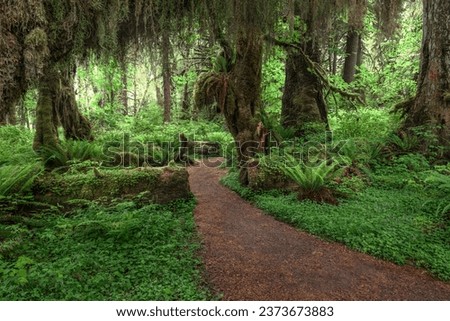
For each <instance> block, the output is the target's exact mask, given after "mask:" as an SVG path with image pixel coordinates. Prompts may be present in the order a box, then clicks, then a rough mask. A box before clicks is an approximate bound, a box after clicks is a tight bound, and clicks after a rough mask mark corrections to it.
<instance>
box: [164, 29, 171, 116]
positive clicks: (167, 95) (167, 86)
mask: <svg viewBox="0 0 450 321" xmlns="http://www.w3.org/2000/svg"><path fill="white" fill-rule="evenodd" d="M162 68H163V92H164V122H165V123H168V122H170V118H171V105H172V92H171V91H172V90H171V86H172V74H171V73H172V72H171V68H170V39H169V33H168V31H166V30H164V31H163V34H162Z"/></svg>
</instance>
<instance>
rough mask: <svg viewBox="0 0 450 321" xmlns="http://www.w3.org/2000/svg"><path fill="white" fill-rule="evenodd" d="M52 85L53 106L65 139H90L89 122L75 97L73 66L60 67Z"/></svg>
mask: <svg viewBox="0 0 450 321" xmlns="http://www.w3.org/2000/svg"><path fill="white" fill-rule="evenodd" d="M56 75H57V82H55V83H54V86H53V87H52V90H53V97H54V108H55V111H56V113H57V115H58V118H59V121H60V123H61V125H62V127H63V128H64V136H65V137H66V138H67V139H75V140H92V139H93V137H92V131H91V124H90V123H89V121H88V120H87V118H86V117H84V116H83V115H82V114H81V113H80V111H79V110H78V105H77V101H76V99H75V87H74V80H75V68H74V67H73V68H62V69H61V70H60V71H59V72H58V73H57V74H56Z"/></svg>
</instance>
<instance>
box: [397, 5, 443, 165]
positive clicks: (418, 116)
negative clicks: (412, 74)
mask: <svg viewBox="0 0 450 321" xmlns="http://www.w3.org/2000/svg"><path fill="white" fill-rule="evenodd" d="M423 10H424V13H423V40H422V52H421V65H420V72H419V80H418V91H417V94H416V97H415V101H414V103H413V104H412V105H411V107H410V108H409V109H408V110H407V111H406V112H407V113H406V120H405V126H406V128H412V127H416V126H423V125H425V126H431V129H432V130H433V131H434V133H435V134H436V135H437V136H438V138H439V141H440V144H442V146H444V147H446V148H447V150H446V156H447V157H448V158H450V1H448V0H424V1H423Z"/></svg>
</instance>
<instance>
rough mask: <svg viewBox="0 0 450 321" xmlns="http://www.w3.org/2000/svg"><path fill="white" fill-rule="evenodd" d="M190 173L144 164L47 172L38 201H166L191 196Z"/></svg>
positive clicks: (37, 184)
mask: <svg viewBox="0 0 450 321" xmlns="http://www.w3.org/2000/svg"><path fill="white" fill-rule="evenodd" d="M188 178H189V174H188V172H187V170H186V169H185V168H181V167H162V168H152V167H143V168H136V169H114V170H102V171H99V170H98V169H96V170H92V171H89V172H87V173H76V174H69V173H65V174H47V175H43V176H41V177H40V178H38V179H37V180H36V181H35V182H34V185H33V193H34V196H35V199H36V200H37V201H38V202H43V203H48V204H52V205H63V206H64V205H69V204H70V203H71V202H73V200H89V201H94V200H100V201H105V202H109V201H111V200H114V199H124V200H134V199H136V198H138V199H139V202H140V203H158V204H164V203H169V202H171V201H174V200H177V199H187V198H190V197H191V192H190V188H189V181H188Z"/></svg>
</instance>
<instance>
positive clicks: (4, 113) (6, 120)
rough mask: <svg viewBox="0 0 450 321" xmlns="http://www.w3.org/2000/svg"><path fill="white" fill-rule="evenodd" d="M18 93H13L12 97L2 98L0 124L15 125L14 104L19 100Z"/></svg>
mask: <svg viewBox="0 0 450 321" xmlns="http://www.w3.org/2000/svg"><path fill="white" fill-rule="evenodd" d="M20 94H21V93H20ZM20 94H19V95H14V97H6V99H5V98H4V100H3V104H2V106H1V107H0V126H1V125H7V124H9V125H15V124H16V123H17V118H16V105H17V103H18V102H19V100H20Z"/></svg>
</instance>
